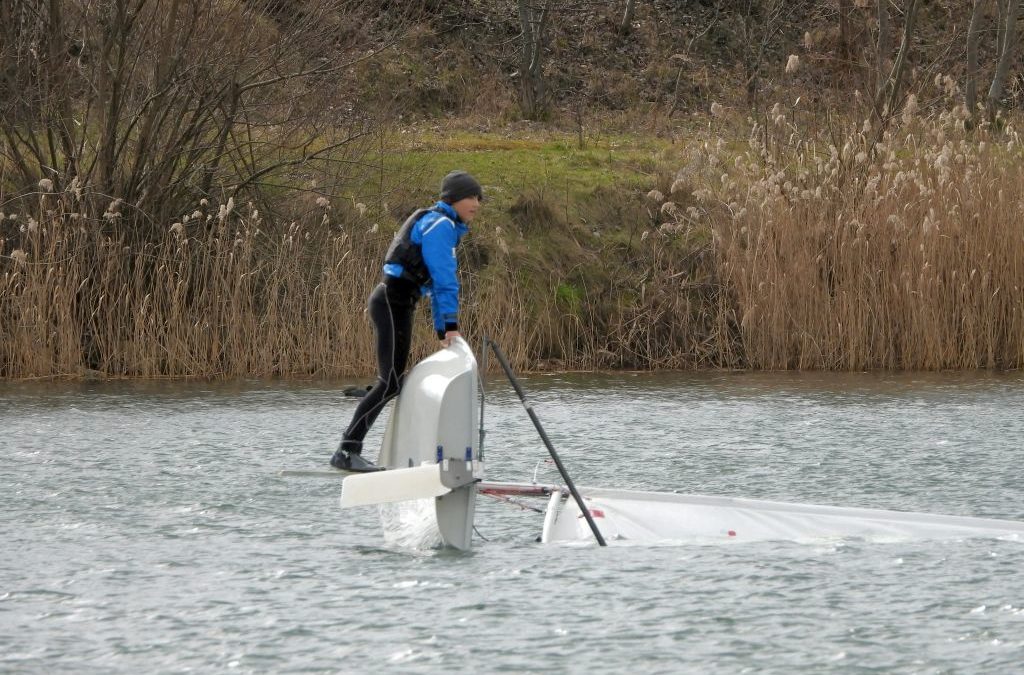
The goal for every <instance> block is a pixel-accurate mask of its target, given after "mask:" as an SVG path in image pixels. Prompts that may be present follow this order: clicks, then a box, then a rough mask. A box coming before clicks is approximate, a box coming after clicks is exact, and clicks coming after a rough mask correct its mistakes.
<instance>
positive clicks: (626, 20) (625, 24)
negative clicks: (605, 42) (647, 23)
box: [619, 0, 636, 35]
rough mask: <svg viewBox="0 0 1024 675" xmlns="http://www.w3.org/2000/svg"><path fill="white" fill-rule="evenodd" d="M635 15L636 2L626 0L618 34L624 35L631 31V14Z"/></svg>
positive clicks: (634, 0)
mask: <svg viewBox="0 0 1024 675" xmlns="http://www.w3.org/2000/svg"><path fill="white" fill-rule="evenodd" d="M634 13H636V0H626V11H625V12H623V14H622V22H621V23H620V24H619V32H620V33H622V34H623V35H625V34H626V33H628V32H629V31H631V30H632V29H633V14H634Z"/></svg>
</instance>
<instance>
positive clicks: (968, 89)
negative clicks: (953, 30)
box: [964, 0, 984, 119]
mask: <svg viewBox="0 0 1024 675" xmlns="http://www.w3.org/2000/svg"><path fill="white" fill-rule="evenodd" d="M983 2H984V0H974V8H973V9H972V10H971V22H970V25H969V26H968V28H967V81H966V82H965V84H964V105H966V106H967V110H968V112H970V114H971V118H972V119H973V118H974V114H975V112H977V108H978V41H979V40H980V39H981V14H982V12H981V9H982V4H983Z"/></svg>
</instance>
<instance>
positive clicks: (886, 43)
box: [875, 0, 892, 93]
mask: <svg viewBox="0 0 1024 675" xmlns="http://www.w3.org/2000/svg"><path fill="white" fill-rule="evenodd" d="M891 32H892V26H890V24H889V0H878V52H877V54H876V55H875V56H876V62H875V77H876V78H877V80H876V82H877V85H876V88H875V90H876V93H877V92H878V91H881V89H882V86H883V84H884V82H885V63H886V61H888V60H889V50H890V49H892V46H891V43H892V36H891Z"/></svg>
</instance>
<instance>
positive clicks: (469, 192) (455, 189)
mask: <svg viewBox="0 0 1024 675" xmlns="http://www.w3.org/2000/svg"><path fill="white" fill-rule="evenodd" d="M441 199H442V200H443V201H444V202H445V203H446V204H450V205H451V207H452V208H453V209H455V213H457V214H459V218H460V219H461V220H462V221H463V222H465V223H468V222H469V221H471V220H473V218H474V217H475V216H476V212H477V211H479V210H480V202H482V201H483V199H484V191H483V188H482V187H480V183H479V182H477V180H476V178H473V177H472V176H470V175H469V174H468V173H466V172H465V171H452V172H451V173H450V174H448V175H447V176H445V177H444V180H443V181H441Z"/></svg>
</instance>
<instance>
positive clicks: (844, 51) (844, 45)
mask: <svg viewBox="0 0 1024 675" xmlns="http://www.w3.org/2000/svg"><path fill="white" fill-rule="evenodd" d="M839 56H840V57H842V58H843V59H846V58H848V57H849V56H850V0H839Z"/></svg>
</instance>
